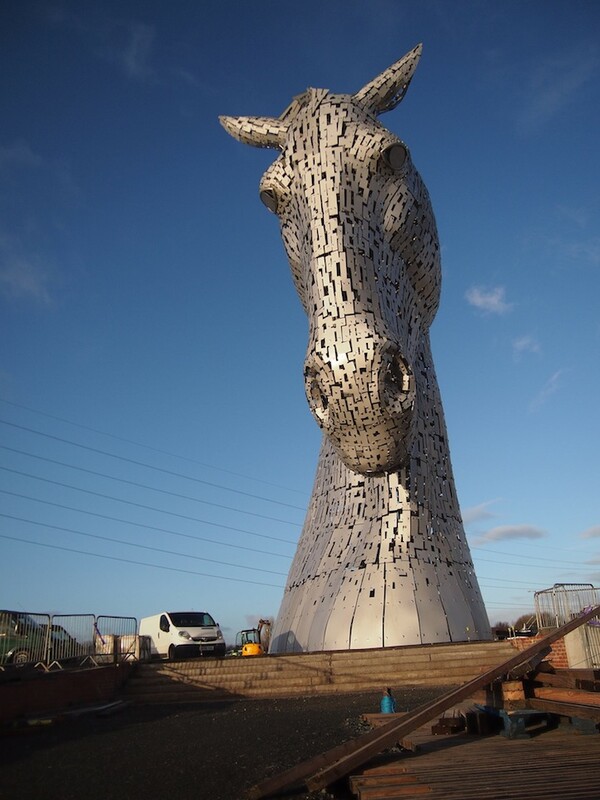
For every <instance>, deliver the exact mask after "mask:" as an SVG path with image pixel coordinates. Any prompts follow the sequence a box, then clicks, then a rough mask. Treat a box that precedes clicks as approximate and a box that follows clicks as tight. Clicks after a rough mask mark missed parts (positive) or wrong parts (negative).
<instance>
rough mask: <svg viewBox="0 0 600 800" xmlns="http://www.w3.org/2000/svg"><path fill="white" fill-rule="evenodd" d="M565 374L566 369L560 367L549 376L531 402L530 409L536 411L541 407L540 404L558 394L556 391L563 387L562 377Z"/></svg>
mask: <svg viewBox="0 0 600 800" xmlns="http://www.w3.org/2000/svg"><path fill="white" fill-rule="evenodd" d="M563 374H564V370H563V369H559V370H557V371H556V372H555V373H554V374H553V375H551V376H550V377H549V378H548V380H547V381H546V383H545V384H544V385H543V386H542V388H541V389H540V391H539V392H538V393H537V394H536V396H535V397H534V398H533V400H532V401H531V403H530V404H529V410H530V411H536V410H537V409H538V408H540V406H543V405H544V403H545V402H546V401H547V400H548V398H549V397H551V396H552V395H553V394H556V392H557V391H558V390H559V389H560V388H561V378H562V376H563Z"/></svg>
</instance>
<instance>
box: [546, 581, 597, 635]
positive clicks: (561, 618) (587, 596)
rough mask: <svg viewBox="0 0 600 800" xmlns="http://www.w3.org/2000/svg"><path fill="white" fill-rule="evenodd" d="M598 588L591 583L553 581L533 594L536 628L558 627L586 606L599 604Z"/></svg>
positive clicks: (578, 613)
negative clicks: (547, 586)
mask: <svg viewBox="0 0 600 800" xmlns="http://www.w3.org/2000/svg"><path fill="white" fill-rule="evenodd" d="M599 595H600V590H599V589H596V588H595V587H594V586H593V585H592V584H591V583H555V584H554V586H551V587H550V588H549V589H542V590H541V591H539V592H536V593H535V595H534V600H535V614H536V619H537V624H538V630H542V629H544V628H560V627H561V625H566V624H567V622H570V621H571V620H572V619H575V617H578V616H579V615H580V614H581V613H582V612H583V611H584V610H585V609H586V608H593V607H594V606H597V605H599V604H600V598H599Z"/></svg>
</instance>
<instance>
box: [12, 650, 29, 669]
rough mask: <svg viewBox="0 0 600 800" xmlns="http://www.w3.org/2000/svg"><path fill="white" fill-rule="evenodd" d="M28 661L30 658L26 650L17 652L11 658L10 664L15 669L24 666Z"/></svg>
mask: <svg viewBox="0 0 600 800" xmlns="http://www.w3.org/2000/svg"><path fill="white" fill-rule="evenodd" d="M29 661H30V658H29V653H28V652H27V650H18V651H17V652H16V653H14V655H13V657H12V663H13V664H15V665H16V666H17V667H22V666H23V665H24V664H28V663H29Z"/></svg>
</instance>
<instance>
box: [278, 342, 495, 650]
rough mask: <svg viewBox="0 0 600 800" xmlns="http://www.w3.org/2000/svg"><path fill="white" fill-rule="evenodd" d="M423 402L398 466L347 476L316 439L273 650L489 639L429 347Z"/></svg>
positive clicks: (331, 451)
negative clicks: (380, 472) (313, 464)
mask: <svg viewBox="0 0 600 800" xmlns="http://www.w3.org/2000/svg"><path fill="white" fill-rule="evenodd" d="M423 346H424V352H423V354H422V356H423V359H422V364H423V366H424V367H428V372H427V374H428V384H429V387H428V391H427V402H425V403H423V404H422V413H421V414H420V415H419V418H418V420H417V430H418V435H417V437H416V439H415V442H414V445H413V449H412V452H411V454H410V461H409V463H408V465H407V466H406V467H405V468H403V469H401V470H399V471H397V472H392V473H388V474H385V475H382V476H372V477H371V476H365V475H361V474H359V473H356V472H353V471H352V470H350V469H348V467H347V466H346V465H345V464H344V463H343V461H342V460H341V459H340V457H339V456H338V455H337V453H336V451H335V450H334V448H333V447H332V445H331V443H330V442H329V441H328V439H327V438H324V440H323V444H322V447H321V453H320V456H319V463H318V467H317V473H316V477H315V482H314V488H313V493H312V497H311V500H310V503H309V506H308V512H307V515H306V520H305V523H304V528H303V531H302V535H301V537H300V541H299V544H298V549H297V551H296V555H295V557H294V561H293V564H292V567H291V570H290V573H289V576H288V580H287V587H286V591H285V595H284V598H283V602H282V605H281V609H280V612H279V615H278V618H277V622H276V626H275V630H274V632H273V638H272V645H271V652H293V651H305V650H308V651H318V650H344V649H355V648H368V647H389V646H398V645H408V644H421V643H429V642H447V641H463V640H468V639H482V638H487V637H488V636H489V623H488V620H487V615H486V612H485V608H484V606H483V602H482V600H481V596H480V593H479V587H478V585H477V580H476V578H475V574H474V570H473V564H472V561H471V557H470V554H469V549H468V546H467V543H466V540H465V535H464V531H463V527H462V523H461V518H460V511H459V507H458V501H457V498H456V494H455V492H454V481H453V476H452V472H451V466H450V456H449V449H448V440H447V434H446V427H445V423H444V419H443V415H442V413H441V405H440V403H439V395H438V386H437V381H436V379H435V373H434V371H433V365H432V363H431V356H430V353H429V348H428V343H427V342H424V343H423Z"/></svg>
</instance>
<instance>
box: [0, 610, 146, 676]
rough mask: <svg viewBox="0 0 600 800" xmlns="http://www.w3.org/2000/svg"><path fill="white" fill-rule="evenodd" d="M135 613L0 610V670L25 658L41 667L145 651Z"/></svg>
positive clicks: (139, 655)
mask: <svg viewBox="0 0 600 800" xmlns="http://www.w3.org/2000/svg"><path fill="white" fill-rule="evenodd" d="M141 638H142V641H141V642H140V637H139V636H138V635H137V620H136V618H135V617H111V616H96V615H94V614H69V615H67V614H53V615H51V614H36V613H32V612H24V611H10V610H0V670H5V669H7V668H9V669H10V668H14V667H22V666H25V665H27V664H29V665H34V666H36V667H40V668H43V669H46V670H49V669H63V668H65V667H81V666H97V665H100V664H115V663H119V662H121V661H133V660H146V659H147V658H149V657H150V647H149V643H148V642H147V641H146V637H141Z"/></svg>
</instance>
